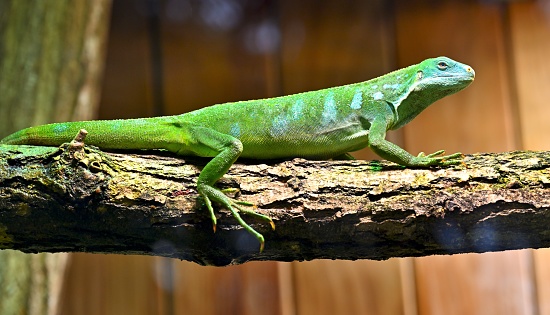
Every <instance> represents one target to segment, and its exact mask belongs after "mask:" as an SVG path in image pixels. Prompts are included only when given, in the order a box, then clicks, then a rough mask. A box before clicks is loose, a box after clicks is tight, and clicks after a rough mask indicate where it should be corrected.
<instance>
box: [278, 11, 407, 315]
mask: <svg viewBox="0 0 550 315" xmlns="http://www.w3.org/2000/svg"><path fill="white" fill-rule="evenodd" d="M386 5H387V3H386V2H384V1H323V2H319V1H312V0H308V1H282V2H281V7H280V11H279V16H280V19H281V27H282V47H281V48H282V59H281V65H282V70H281V71H282V92H283V94H290V93H296V92H303V91H308V90H316V89H320V88H326V87H331V86H336V85H342V84H348V83H353V82H360V81H365V80H368V79H370V78H373V77H376V76H378V75H381V74H384V73H386V72H388V71H390V70H393V69H394V68H395V67H394V65H393V60H394V59H393V46H392V39H391V32H392V29H391V16H390V15H389V12H388V7H386ZM355 156H356V157H358V158H378V157H377V156H376V155H374V154H373V153H372V152H370V151H369V150H366V151H361V152H360V153H356V154H355ZM293 271H294V277H295V278H294V283H295V294H294V296H295V301H294V302H295V303H296V313H297V314H402V313H403V308H404V306H403V304H402V298H401V292H402V290H401V282H400V281H401V280H400V269H399V261H398V260H390V261H387V262H373V261H357V262H350V261H325V260H320V261H311V262H300V263H293Z"/></svg>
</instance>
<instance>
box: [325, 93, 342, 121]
mask: <svg viewBox="0 0 550 315" xmlns="http://www.w3.org/2000/svg"><path fill="white" fill-rule="evenodd" d="M337 114H338V112H337V110H336V101H334V92H329V93H328V95H327V97H326V99H325V105H324V107H323V116H322V120H321V123H322V124H323V125H327V124H330V123H332V122H334V121H336V115H337Z"/></svg>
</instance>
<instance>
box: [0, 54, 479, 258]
mask: <svg viewBox="0 0 550 315" xmlns="http://www.w3.org/2000/svg"><path fill="white" fill-rule="evenodd" d="M474 76H475V72H474V70H473V69H472V68H471V67H470V66H467V65H465V64H462V63H459V62H456V61H454V60H451V59H449V58H446V57H438V58H433V59H427V60H424V61H423V62H421V63H419V64H416V65H412V66H409V67H407V68H403V69H400V70H397V71H394V72H391V73H388V74H386V75H383V76H381V77H378V78H375V79H372V80H369V81H365V82H361V83H355V84H349V85H343V86H338V87H333V88H328V89H323V90H318V91H312V92H305V93H299V94H294V95H287V96H281V97H274V98H268V99H260V100H250V101H242V102H233V103H225V104H219V105H214V106H210V107H205V108H202V109H199V110H196V111H192V112H189V113H186V114H182V115H177V116H165V117H153V118H138V119H127V120H97V121H82V122H66V123H54V124H49V125H43V126H38V127H31V128H27V129H24V130H21V131H19V132H16V133H14V134H12V135H10V136H8V137H6V138H4V139H3V140H1V141H0V143H2V144H30V145H48V146H57V145H61V144H63V143H65V142H69V141H71V140H72V139H73V137H74V136H75V135H76V134H77V133H78V132H79V130H80V129H86V130H87V131H88V133H89V134H88V136H87V138H86V142H87V143H88V144H92V145H95V146H98V147H99V148H102V149H165V150H168V151H170V152H173V153H175V154H178V155H182V156H202V157H212V159H211V160H210V161H209V162H208V163H207V164H206V166H205V167H204V168H203V170H202V171H201V173H200V175H199V177H198V180H197V191H198V193H199V194H200V196H202V198H203V199H204V202H205V203H206V207H207V208H208V211H209V215H210V217H211V219H212V223H213V227H214V231H216V216H215V214H214V209H213V207H212V202H216V203H218V204H220V205H222V206H224V207H225V208H227V209H229V210H230V211H231V213H232V215H233V216H234V217H235V219H236V220H237V221H238V222H239V224H240V225H242V226H243V227H244V228H245V229H246V230H247V231H248V232H250V233H251V234H253V235H254V236H255V237H256V238H257V239H258V241H259V242H260V251H261V250H263V248H264V237H263V236H262V235H261V234H260V233H258V232H257V231H255V230H254V229H253V228H252V227H251V226H250V225H248V224H247V223H246V222H245V221H244V220H243V219H242V218H241V216H240V213H245V214H250V215H252V216H255V217H257V218H260V219H262V220H266V221H267V222H269V223H270V224H271V227H272V228H275V226H274V224H273V221H272V220H271V218H269V217H268V216H265V215H262V214H259V213H256V212H254V211H252V210H251V209H247V208H245V207H243V205H247V206H250V205H251V204H249V203H246V202H243V201H237V200H234V199H232V198H229V197H228V196H226V195H225V194H224V192H222V191H221V190H219V189H217V188H215V187H214V184H215V183H216V181H218V179H220V178H221V177H222V176H223V175H224V174H225V173H226V172H227V170H228V169H229V168H230V167H231V165H233V163H234V162H235V161H236V160H237V158H238V157H243V158H250V159H279V158H295V157H302V158H308V159H329V158H333V159H350V158H352V157H351V155H349V153H348V152H352V151H356V150H358V149H361V148H364V147H366V146H368V147H369V148H371V149H372V150H373V151H374V152H375V153H377V154H378V155H379V156H380V157H382V158H384V159H387V160H390V161H393V162H395V163H398V164H401V165H404V166H411V167H427V166H432V165H443V166H444V165H452V164H457V163H460V162H461V160H462V154H460V153H455V154H451V155H447V156H441V154H443V153H444V151H443V150H441V151H437V152H435V153H432V154H429V155H424V154H423V153H420V154H419V155H418V156H413V155H411V154H410V153H408V152H407V151H405V150H404V149H402V148H400V147H399V146H397V145H395V144H393V143H391V142H389V141H387V140H385V136H386V131H387V130H395V129H398V128H401V127H402V126H404V125H405V124H407V123H408V122H409V121H411V120H412V119H413V118H414V117H416V116H417V115H418V114H420V112H422V111H423V110H424V109H425V108H427V107H428V106H429V105H430V104H432V103H433V102H435V101H437V100H438V99H441V98H443V97H445V96H447V95H450V94H453V93H455V92H458V91H460V90H462V89H464V88H465V87H466V86H468V85H469V84H470V83H471V82H472V81H473V80H474ZM239 212H240V213H239Z"/></svg>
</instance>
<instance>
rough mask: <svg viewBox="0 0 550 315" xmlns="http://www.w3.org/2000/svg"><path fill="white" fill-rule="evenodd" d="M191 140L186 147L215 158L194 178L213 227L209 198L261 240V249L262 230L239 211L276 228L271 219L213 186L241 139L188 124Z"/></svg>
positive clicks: (234, 155)
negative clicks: (259, 230)
mask: <svg viewBox="0 0 550 315" xmlns="http://www.w3.org/2000/svg"><path fill="white" fill-rule="evenodd" d="M189 131H190V138H191V143H189V144H188V146H189V149H190V150H192V151H194V152H195V153H196V154H197V155H199V156H212V155H214V158H212V160H210V162H208V163H207V164H206V166H205V167H204V168H203V169H202V171H201V173H200V174H199V178H198V180H197V191H198V192H199V194H200V195H201V197H202V198H203V199H204V202H205V204H206V207H207V208H208V211H209V213H210V217H211V219H212V224H213V229H214V232H215V231H216V216H215V214H214V208H213V207H212V201H214V202H216V203H218V204H220V205H222V206H224V207H225V208H227V209H228V210H229V211H231V214H232V215H233V217H234V218H235V219H236V220H237V222H239V224H240V225H241V226H242V227H243V228H244V229H245V230H246V231H248V232H249V233H250V234H252V235H254V236H255V237H256V238H257V239H258V241H259V242H260V252H261V251H263V249H264V244H265V241H264V237H263V235H262V234H260V233H258V232H257V231H256V230H254V229H253V228H252V227H251V226H250V225H248V224H247V223H246V222H245V221H244V220H243V219H242V218H241V215H240V213H239V212H242V213H245V214H249V215H251V216H254V217H256V218H259V219H261V220H264V221H268V222H269V223H270V225H271V227H272V229H275V224H274V223H273V220H271V218H269V217H268V216H265V215H263V214H259V213H256V212H254V211H252V210H249V209H245V208H243V207H242V205H246V206H253V205H252V204H250V203H248V202H243V201H237V200H234V199H232V198H229V197H228V196H226V195H225V194H224V193H223V192H222V191H221V190H219V189H218V188H216V187H214V184H215V183H216V182H217V181H218V180H219V179H220V178H221V177H222V176H223V175H224V174H225V173H227V171H228V170H229V168H230V167H231V165H233V163H234V162H235V161H236V160H237V158H238V157H239V156H240V155H241V153H242V150H243V145H242V143H241V141H240V140H239V139H237V138H235V137H233V136H230V135H227V134H223V133H220V132H218V131H215V130H213V129H210V128H205V127H193V126H192V127H190V128H189Z"/></svg>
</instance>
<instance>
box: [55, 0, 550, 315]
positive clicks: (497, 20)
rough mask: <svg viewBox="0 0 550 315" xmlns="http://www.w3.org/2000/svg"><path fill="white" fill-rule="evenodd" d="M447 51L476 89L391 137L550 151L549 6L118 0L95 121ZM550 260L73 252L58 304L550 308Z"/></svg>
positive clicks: (459, 1) (342, 310) (443, 310)
mask: <svg viewBox="0 0 550 315" xmlns="http://www.w3.org/2000/svg"><path fill="white" fill-rule="evenodd" d="M439 55H446V56H448V57H451V58H453V59H456V60H459V61H461V62H464V63H467V64H469V65H471V66H472V67H473V68H474V69H475V71H476V75H477V76H476V80H475V82H474V84H473V85H472V86H471V87H469V88H468V89H466V90H465V91H463V92H460V93H459V94H456V95H454V96H452V97H449V98H447V99H445V100H443V101H440V102H438V103H437V104H436V105H434V106H432V107H430V108H429V109H427V110H426V111H425V112H424V113H423V114H421V115H420V116H419V117H418V118H416V119H415V120H414V121H413V122H412V123H410V124H409V125H407V126H406V127H405V128H403V130H400V131H398V132H394V133H392V134H391V135H390V136H391V138H392V141H394V142H397V143H399V144H401V145H402V146H403V147H405V148H406V149H407V150H409V151H410V152H412V153H415V154H416V153H418V152H420V151H425V152H433V151H436V150H439V149H445V150H447V152H449V153H453V152H456V151H461V152H463V153H474V152H488V151H492V152H495V151H497V152H498V151H507V150H516V149H531V150H549V149H550V106H549V105H548V100H549V99H550V61H549V57H550V1H547V0H545V1H509V2H508V1H489V0H485V1H469V0H454V1H453V0H438V1H434V0H402V1H399V0H393V1H389V0H386V1H385V0H371V1H364V0H355V1H354V0H327V1H319V0H301V1H290V0H279V1H276V0H203V1H199V0H163V1H153V0H151V1H148V0H116V1H113V8H112V19H111V25H110V33H109V41H108V52H107V62H106V69H105V73H104V80H103V94H102V99H101V104H100V110H99V113H98V118H101V119H111V118H131V117H146V116H153V115H164V114H166V115H171V114H180V113H183V112H187V111H190V110H193V109H197V108H200V107H203V106H207V105H212V104H216V103H222V102H227V101H237V100H247V99H253V98H263V97H271V96H276V95H282V94H289V93H295V92H301V91H307V90H313V89H319V88H325V87H330V86H335V85H341V84H347V83H353V82H357V81H364V80H367V79H370V78H373V77H375V76H378V75H381V74H384V73H386V72H389V71H391V70H394V69H397V68H400V67H404V66H408V65H410V64H413V63H417V62H419V61H421V60H423V59H425V58H428V57H435V56H439ZM356 156H357V157H359V158H367V159H371V158H376V157H375V156H374V155H373V154H372V153H369V152H358V153H357V154H356ZM486 232H487V233H491V231H486ZM510 233H513V231H510ZM442 237H444V235H443V236H442ZM151 245H152V246H154V244H151ZM267 246H269V240H267ZM549 264H550V251H549V250H536V251H535V250H523V251H511V252H502V253H489V254H481V255H479V254H472V255H456V256H437V257H425V258H418V259H412V258H411V259H390V260H388V261H384V262H377V261H354V262H350V261H323V260H319V261H311V262H293V263H276V262H264V263H260V262H255V263H248V264H245V265H242V266H235V267H226V268H214V267H201V266H197V265H194V264H192V263H188V262H180V261H175V260H168V259H163V258H155V257H131V256H111V255H109V256H106V255H91V254H75V255H72V262H71V264H70V266H69V269H68V271H67V277H66V283H65V285H66V286H65V290H64V295H63V298H62V301H63V307H62V314H167V315H168V314H406V315H413V314H550V271H549V270H550V269H549V268H547V267H546V266H547V265H549Z"/></svg>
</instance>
